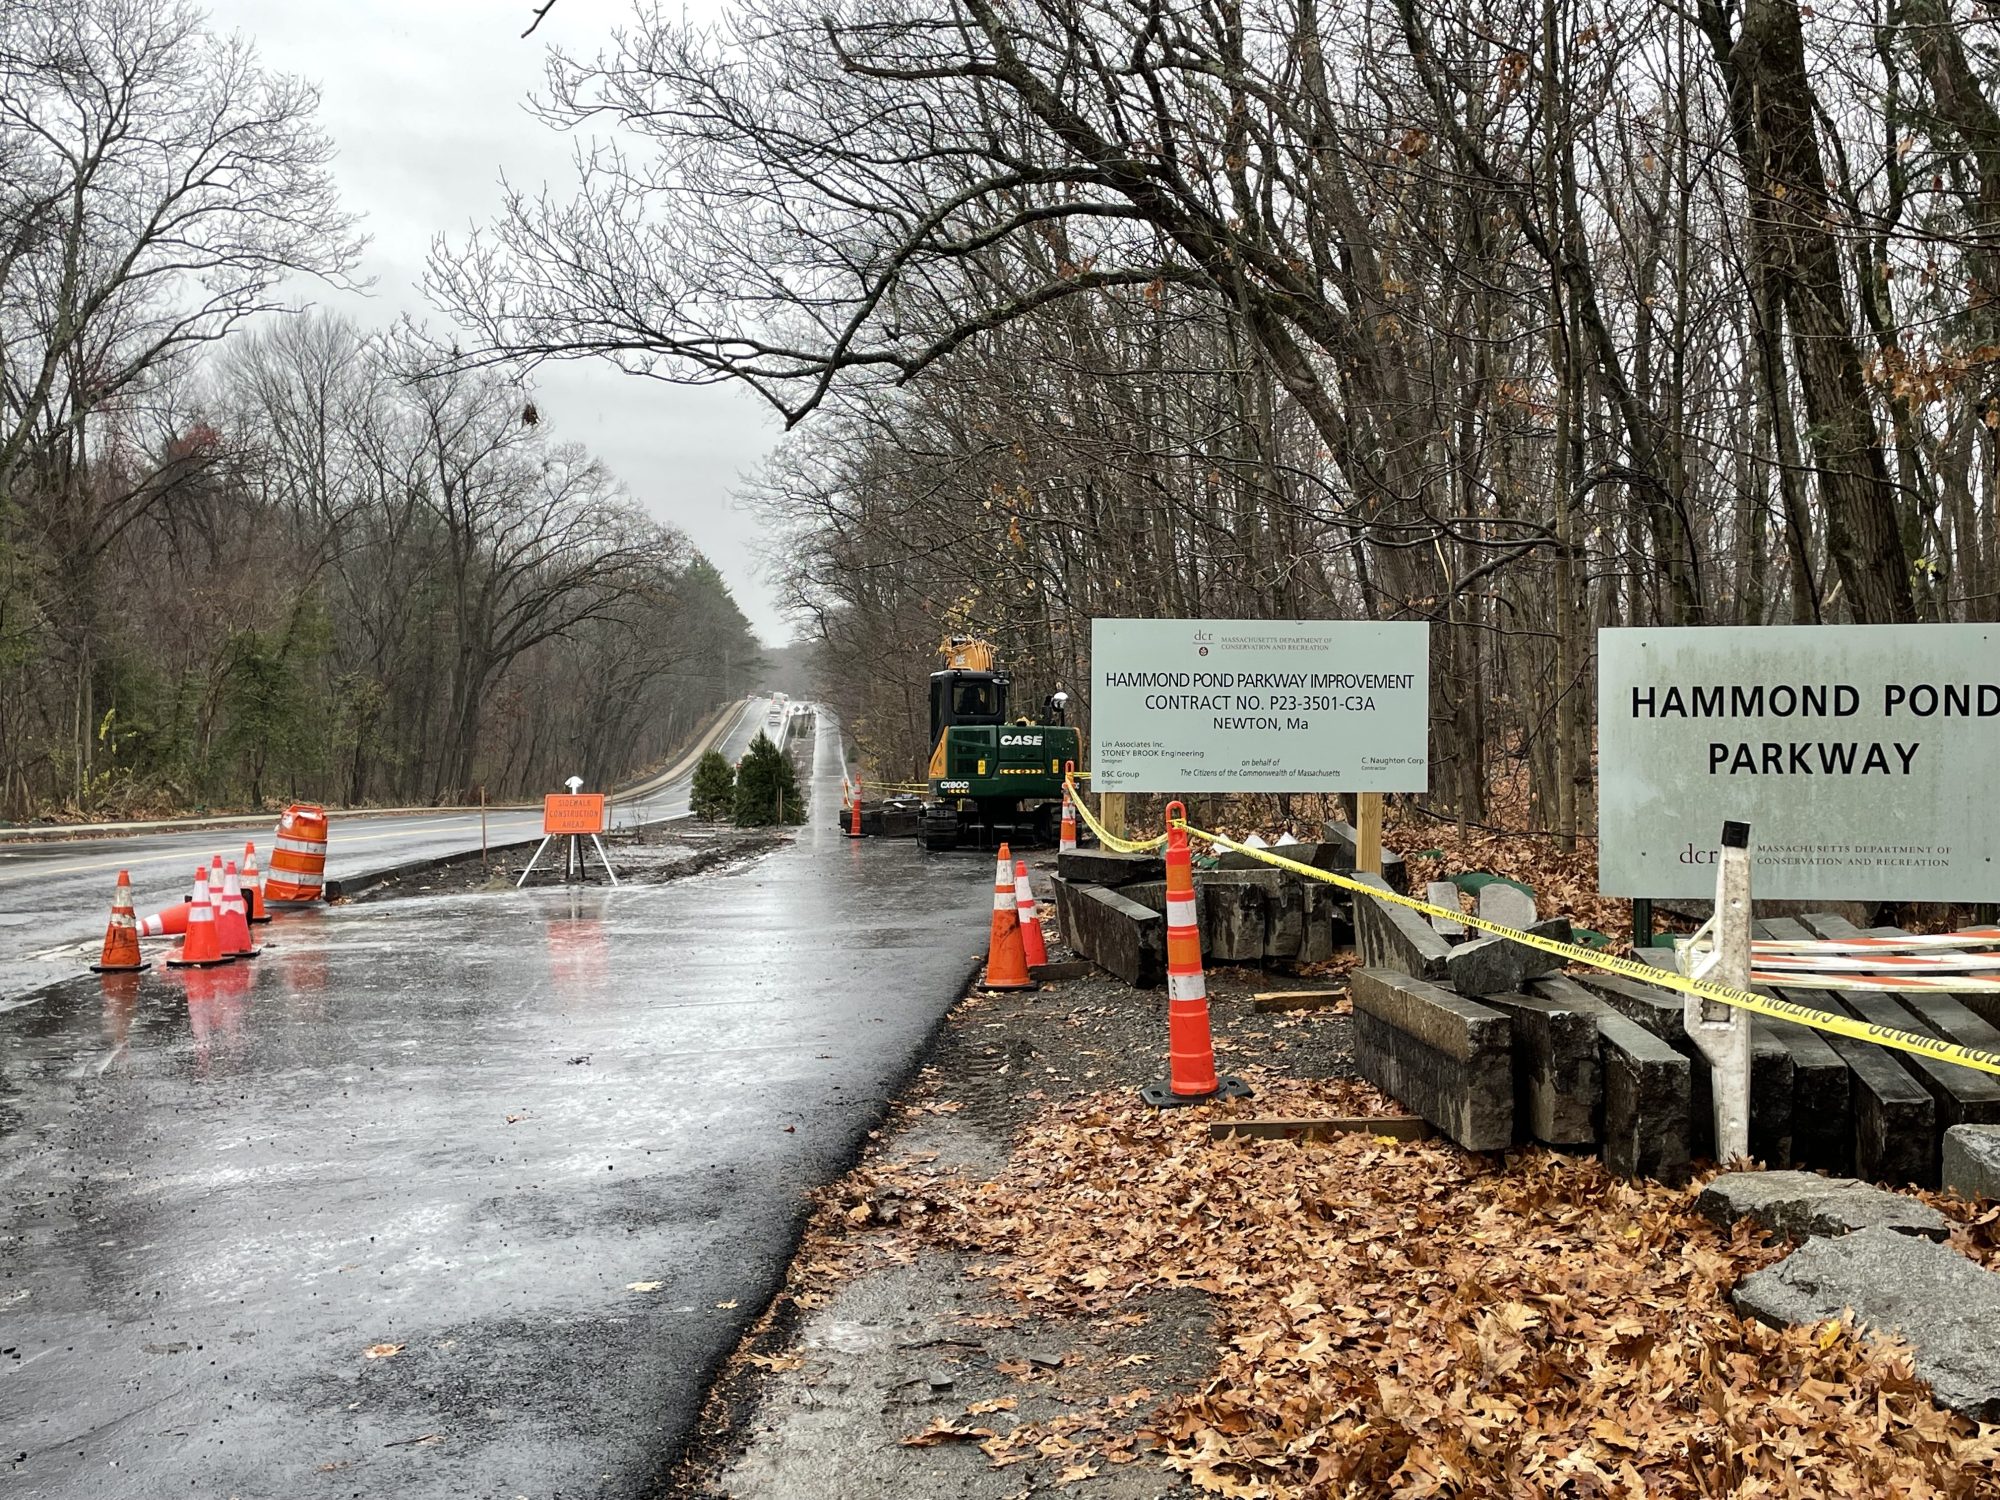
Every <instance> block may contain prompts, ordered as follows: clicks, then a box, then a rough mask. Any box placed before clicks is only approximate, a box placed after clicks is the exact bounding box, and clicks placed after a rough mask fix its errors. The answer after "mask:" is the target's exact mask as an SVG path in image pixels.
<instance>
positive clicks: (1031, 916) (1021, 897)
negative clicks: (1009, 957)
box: [1014, 859, 1049, 969]
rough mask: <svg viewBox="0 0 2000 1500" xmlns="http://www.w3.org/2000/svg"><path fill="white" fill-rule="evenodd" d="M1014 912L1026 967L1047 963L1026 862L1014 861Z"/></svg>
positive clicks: (1046, 954)
mask: <svg viewBox="0 0 2000 1500" xmlns="http://www.w3.org/2000/svg"><path fill="white" fill-rule="evenodd" d="M1014 910H1015V911H1016V912H1017V913H1019V914H1020V919H1021V954H1022V957H1024V958H1026V959H1027V961H1028V967H1029V968H1031V969H1032V968H1034V966H1035V965H1036V964H1045V963H1047V962H1048V961H1049V945H1048V940H1047V939H1046V938H1044V937H1043V936H1042V919H1041V917H1040V915H1039V914H1038V913H1037V912H1036V911H1035V888H1034V887H1033V886H1032V885H1030V884H1029V883H1028V862H1027V861H1026V860H1025V859H1017V860H1015V861H1014Z"/></svg>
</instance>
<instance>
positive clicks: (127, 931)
mask: <svg viewBox="0 0 2000 1500" xmlns="http://www.w3.org/2000/svg"><path fill="white" fill-rule="evenodd" d="M90 967H91V970H92V972H94V973H98V974H125V973H130V972H131V971H132V970H134V969H146V968H150V967H152V966H151V965H150V964H148V963H147V962H146V961H145V960H144V959H143V958H141V957H140V956H139V924H138V923H137V922H136V921H134V920H133V917H132V877H131V875H130V874H128V873H127V872H125V871H124V870H120V871H119V872H118V886H117V889H115V890H114V891H112V893H111V922H110V924H109V925H108V926H107V927H105V929H104V955H103V957H101V958H99V959H98V961H97V962H96V963H94V964H92V965H91V966H90Z"/></svg>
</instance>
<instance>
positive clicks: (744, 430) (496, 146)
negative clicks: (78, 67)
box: [207, 0, 790, 646]
mask: <svg viewBox="0 0 2000 1500" xmlns="http://www.w3.org/2000/svg"><path fill="white" fill-rule="evenodd" d="M207 4H208V9H209V14H210V16H211V18H212V24H213V26H214V29H215V30H217V31H223V32H227V31H241V32H243V33H244V34H246V35H248V36H251V37H254V38H255V39H256V41H257V45H258V50H259V51H260V53H261V54H262V56H263V59H264V62H265V64H266V66H268V67H272V68H275V69H278V70H281V71H283V72H287V73H297V74H299V75H301V76H302V77H305V78H309V79H312V80H314V81H315V82H317V83H318V84H319V85H320V88H321V91H322V96H323V97H322V101H321V110H320V118H321V120H322V122H323V124H324V125H325V127H326V129H327V130H328V132H329V133H331V135H332V136H333V139H334V141H335V142H336V143H337V144H338V145H339V147H340V160H339V162H338V164H337V168H336V170H337V171H338V173H339V177H340V183H341V187H342V190H343V191H344V192H345V194H346V196H347V202H348V205H349V207H351V208H354V209H357V210H359V211H360V212H362V213H364V214H366V215H367V230H368V232H369V234H370V235H371V236H373V243H372V244H371V245H370V246H369V252H368V259H367V265H366V267H365V270H366V273H367V274H368V275H370V276H372V277H374V278H375V283H376V284H375V287H374V290H373V294H372V295H371V296H370V297H368V298H366V299H363V298H358V297H344V296H323V297H322V299H321V300H324V301H326V302H327V303H329V305H333V306H338V307H341V308H343V309H344V310H346V311H348V312H350V313H352V314H353V315H354V316H355V317H356V318H358V319H361V320H363V321H366V322H370V323H376V324H386V323H388V322H389V321H390V320H391V319H393V318H394V317H395V316H396V315H397V314H398V313H401V312H410V313H413V314H416V315H418V316H420V317H428V318H429V319H431V321H432V322H434V323H438V322H442V319H441V318H439V316H438V315H437V314H436V313H435V312H434V311H433V310H432V309H431V308H430V307H429V305H428V304H427V303H426V302H425V301H424V298H423V295H422V293H421V292H419V291H418V290H417V287H416V282H417V280H418V278H419V277H420V276H421V275H422V274H423V264H424V254H425V251H426V250H427V249H428V248H429V245H430V240H431V236H432V235H433V234H435V233H437V232H438V231H439V230H441V229H442V230H449V231H451V232H452V233H454V234H462V233H463V232H464V231H465V229H466V228H467V226H468V225H470V224H473V223H484V222H485V221H486V220H487V219H488V218H489V217H490V216H491V215H492V213H493V210H494V209H495V208H496V207H497V206H498V204H499V201H500V193H499V187H498V182H499V176H500V172H501V169H502V168H503V167H504V168H505V169H506V172H507V175H508V177H509V178H510V179H511V180H512V181H513V182H515V183H516V184H517V185H519V186H522V187H524V188H529V187H533V186H535V185H537V184H539V183H541V182H542V181H544V180H548V181H551V182H553V183H556V184H558V185H561V184H564V183H567V182H570V181H573V180H574V178H573V173H572V172H571V169H570V150H571V147H572V144H573V143H572V141H571V140H570V139H568V138H565V137H561V136H558V135H556V134H555V133H554V132H552V131H549V130H548V129H546V128H545V127H543V126H541V125H539V124H537V123H536V122H535V121H533V120H531V119H529V118H528V117H527V115H526V114H525V113H523V111H522V109H521V101H522V100H523V99H524V98H525V97H526V96H527V94H528V92H529V91H530V90H531V89H533V88H535V87H536V86H537V85H538V84H539V83H540V81H541V69H542V58H543V56H544V53H545V51H546V49H547V46H548V44H549V43H550V42H560V43H562V44H563V45H564V46H565V47H568V48H570V49H571V50H595V49H596V47H597V46H598V45H599V43H600V42H601V41H602V40H603V39H605V38H606V37H607V36H608V35H609V33H610V30H611V28H612V26H613V25H615V24H618V23H619V22H622V21H624V20H625V19H627V18H628V17H629V16H630V14H631V7H630V3H629V0H560V3H558V4H557V6H556V8H555V9H554V10H553V11H551V12H550V13H549V17H548V19H547V20H545V21H544V22H543V23H542V26H541V29H540V30H539V31H537V32H536V33H535V35H534V36H532V37H530V38H528V39H527V40H526V41H523V40H522V39H521V32H522V30H523V29H524V28H525V27H526V26H527V24H528V21H529V20H530V18H531V15H532V7H531V6H530V5H529V4H528V0H343V3H342V4H339V5H307V4H301V3H300V0H207ZM718 5H719V0H697V3H696V4H694V5H692V6H690V9H692V10H695V11H697V12H700V11H702V10H706V9H709V8H713V7H716V6H718ZM536 399H537V402H538V403H539V405H540V407H541V409H542V411H543V413H544V415H545V416H546V417H547V418H548V420H549V421H550V422H551V423H553V424H554V428H555V430H556V431H557V432H558V433H559V434H560V435H562V436H564V437H570V438H575V439H578V440H579V441H581V442H583V443H585V444H587V445H588V446H589V447H590V448H591V450H592V451H593V452H595V453H596V454H597V455H598V457H600V458H602V459H603V460H604V461H605V462H606V463H607V464H609V465H610V466H611V468H612V469H613V470H614V471H615V472H616V473H617V475H618V477H619V478H620V479H622V480H624V482H625V484H626V486H627V487H628V488H629V489H630V490H631V491H632V493H633V494H634V495H635V496H636V497H637V498H638V499H639V501H640V502H641V503H642V504H644V505H645V506H646V507H647V508H648V509H649V510H651V511H652V512H653V513H654V514H655V515H657V516H659V517H661V518H662V519H663V520H665V521H668V522H670V523H671V524H673V525H675V526H678V527H679V528H680V529H681V530H683V531H685V532H686V533H687V534H688V535H689V536H691V537H692V538H693V539H694V541H695V544H696V545H697V546H699V547H700V548H701V549H702V551H703V552H705V553H707V554H708V556H709V558H710V559H711V560H712V561H713V562H714V563H715V565H716V566H717V567H719V568H721V569H722V571H723V574H724V575H725V576H726V577H727V578H728V580H729V584H730V587H731V589H732V590H734V592H735V594H736V598H737V600H738V602H739V603H741V604H742V606H743V611H744V613H745V614H747V615H749V617H750V621H751V623H752V624H753V625H754V626H755V627H756V628H757V633H758V634H759V635H761V636H762V637H763V638H764V641H765V643H766V644H768V645H774V646H775V645H782V644H783V643H784V642H785V641H786V640H787V639H788V638H789V635H790V631H789V629H788V627H787V626H786V625H785V623H784V622H783V620H782V619H781V618H780V616H779V615H778V612H777V610H776V608H775V607H774V605H773V603H772V599H771V594H770V591H769V590H768V589H767V588H766V587H765V586H764V584H763V583H762V581H761V580H760V579H759V578H758V576H757V573H758V563H757V559H756V555H755V552H754V543H755V539H756V526H755V523H754V521H753V520H752V518H751V517H749V516H747V515H745V514H743V513H742V512H740V511H738V510H737V509H736V508H735V505H734V503H733V501H732V492H733V491H734V490H735V488H736V486H737V483H738V481H739V480H740V479H741V477H742V476H744V475H745V474H746V473H748V472H750V471H751V470H753V469H754V468H755V467H756V465H757V464H758V462H759V461H760V460H761V459H762V458H763V456H764V455H765V454H766V453H767V452H769V450H770V448H771V445H772V443H773V442H775V441H776V439H777V435H778V425H777V423H776V422H775V420H773V419H771V418H769V417H767V416H766V415H765V412H764V409H763V407H762V406H761V405H760V404H759V403H757V402H756V401H755V400H753V399H752V398H751V397H750V396H749V395H747V394H746V393H743V392H741V391H739V390H737V389H736V388H734V387H713V386H710V387H701V388H690V387H685V386H671V385H665V384H662V383H660V382H658V381H651V380H641V379H638V378H635V377H633V376H629V375H621V374H619V373H618V372H617V371H616V370H613V369H611V368H610V367H609V366H605V365H599V364H595V363H580V364H562V365H549V366H545V367H544V368H543V369H542V370H541V371H540V372H539V373H538V375H537V376H536Z"/></svg>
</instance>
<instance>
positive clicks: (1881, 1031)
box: [1075, 798, 2000, 1076]
mask: <svg viewBox="0 0 2000 1500" xmlns="http://www.w3.org/2000/svg"><path fill="white" fill-rule="evenodd" d="M1075 800H1076V802H1077V806H1078V807H1079V808H1081V807H1082V805H1083V802H1082V799H1081V798H1077V799H1075ZM1084 820H1085V821H1086V822H1088V823H1089V824H1090V826H1091V829H1092V830H1093V831H1094V832H1096V833H1097V836H1098V837H1099V838H1100V839H1102V838H1103V837H1104V833H1103V830H1102V829H1100V828H1099V827H1098V824H1097V820H1096V819H1095V818H1092V817H1090V816H1089V814H1088V813H1085V815H1084ZM1184 826H1186V827H1187V831H1188V832H1189V834H1191V835H1193V836H1194V837H1196V838H1199V839H1206V840H1207V841H1208V842H1209V843H1210V844H1212V845H1214V846H1215V847H1216V848H1218V849H1228V850H1230V851H1231V852H1233V853H1236V854H1247V855H1249V856H1250V857H1251V858H1252V859H1257V860H1262V861H1263V862H1264V863H1265V864H1267V865H1275V866H1276V867H1277V868H1279V869H1281V870H1290V871H1291V872H1292V873H1293V874H1295V875H1303V876H1305V877H1306V878H1308V879H1310V880H1319V881H1324V882H1325V883H1326V884H1328V885H1333V886H1339V887H1340V888H1341V889H1343V890H1347V891H1352V892H1353V893H1355V894H1356V895H1361V896H1372V897H1373V898H1374V899H1375V900H1377V901H1388V902H1392V903H1394V904H1395V905H1397V906H1403V907H1408V908H1409V909H1410V910H1411V911H1414V912H1419V913H1421V914H1422V915H1424V916H1427V917H1449V918H1450V919H1451V920H1452V921H1454V922H1458V923H1461V924H1462V925H1464V926H1466V927H1471V928H1474V929H1476V930H1478V931H1480V932H1486V933H1491V934H1492V935H1493V936H1494V937H1502V938H1507V939H1509V940H1510V941H1512V942H1516V943H1520V944H1522V945H1524V946H1525V947H1529V948H1537V949H1540V950H1541V951H1542V952H1544V953H1552V954H1554V955H1555V956H1556V957H1558V958H1561V959H1564V960H1565V961H1567V962H1569V963H1573V964H1585V965H1587V966H1589V967H1590V968H1593V969H1602V970H1604V971H1605V972H1606V973H1609V974H1617V975H1619V976H1620V977H1622V978H1625V979H1631V980H1636V981H1637V982H1638V983H1640V984H1650V985H1656V986H1658V987H1659V988H1661V989H1668V990H1675V991H1678V992H1679V993H1681V994H1683V995H1694V996H1697V997H1698V998H1700V999H1703V1000H1712V1001H1714V1002H1716V1003H1717V1004H1719V1005H1733V1006H1735V1007H1737V1008H1738V1009H1739V1010H1747V1011H1750V1012H1751V1013H1752V1014H1754V1015H1760V1016H1766V1017H1768V1018H1770V1019H1771V1020H1774V1021H1792V1022H1796V1023H1797V1024H1798V1025H1800V1026H1810V1027H1812V1028H1813V1030H1815V1031H1828V1032H1832V1033H1833V1034H1834V1035H1835V1036H1844V1037H1849V1038H1852V1039H1853V1040H1855V1041H1859V1042H1873V1043H1875V1044H1876V1045H1878V1046H1882V1047H1893V1048H1895V1049H1896V1050H1898V1051H1901V1052H1912V1053H1915V1054H1916V1055H1917V1056H1919V1057H1933V1058H1936V1059H1937V1060H1938V1061H1940V1062H1949V1063H1957V1064H1958V1065H1959V1066H1961V1067H1966V1068H1976V1069H1977V1070H1978V1071H1980V1072H1982V1073H1992V1074H1994V1075H1996V1076H2000V1052H1989V1051H1986V1050H1985V1049H1983V1048H1979V1047H1962V1046H1960V1045H1959V1044H1958V1043H1956V1042H1947V1041H1943V1040H1940V1039H1939V1038H1937V1037H1931V1036H1925V1035H1923V1034H1922V1033H1921V1032H1915V1031H1902V1030H1898V1029H1897V1028H1895V1027H1892V1026H1873V1025H1870V1024H1869V1023H1868V1022H1866V1021H1856V1020H1854V1019H1852V1018H1850V1017H1848V1016H1836V1015H1830V1014H1828V1013H1827V1012H1826V1011H1823V1010H1814V1009H1812V1008H1811V1007H1810V1006H1805V1005H1798V1004H1795V1003H1794V1002H1792V1001H1790V1000H1779V999H1775V998H1772V997H1768V996H1764V995H1755V994H1752V993H1751V992H1750V991H1748V990H1739V989H1737V988H1736V987H1735V986H1733V985H1727V984H1718V983H1717V982H1716V981H1714V980H1712V979H1690V978H1689V977H1688V976H1687V975H1685V974H1677V973H1673V972H1670V971H1669V970H1666V969H1661V968H1656V967H1654V966H1653V965H1652V964H1649V963H1646V962H1644V961H1643V960H1641V959H1636V958H1620V957H1619V956H1618V955H1616V954H1612V953H1600V952H1598V951H1597V950H1596V949H1595V948H1586V947H1585V946H1583V944H1581V943H1565V942H1562V941H1560V940H1559V939H1556V938H1551V937H1543V936H1541V935H1540V934H1539V933H1533V932H1521V931H1519V930H1517V929H1515V928H1512V927H1507V926H1503V925H1502V924H1501V923H1499V922H1490V921H1488V920H1487V919H1486V918H1484V917H1477V916H1473V915H1472V914H1471V913H1469V912H1464V911H1459V910H1457V909H1447V908H1445V907H1442V906H1433V905H1431V903H1430V902H1428V901H1419V900H1418V899H1417V898H1416V897H1414V896H1405V895H1403V894H1402V893H1401V892H1400V891H1394V890H1388V889H1377V888H1376V887H1374V886H1372V885H1367V884H1364V883H1363V882H1361V881H1359V880H1355V879H1352V878H1351V877H1349V876H1345V875H1338V874H1335V873H1334V872H1332V871H1330V870H1320V869H1315V868H1314V867H1313V866H1311V865H1307V864H1301V863H1299V861H1297V860H1295V859H1287V858H1286V857H1285V856H1284V855H1282V854H1273V853H1272V852H1271V851H1270V850H1268V849H1253V848H1251V847H1250V846H1249V845H1247V844H1239V843H1237V842H1236V840H1234V839H1232V838H1226V837H1224V836H1223V835H1222V834H1219V833H1209V832H1206V831H1205V830H1203V829H1200V828H1196V827H1194V826H1193V825H1191V824H1189V825H1184ZM1165 842H1166V835H1164V834H1162V835H1161V836H1160V837H1159V838H1157V839H1154V840H1151V841H1150V842H1148V843H1146V844H1131V843H1126V842H1124V841H1122V840H1121V841H1119V842H1116V843H1111V844H1110V847H1112V848H1114V849H1122V850H1123V851H1124V852H1127V853H1131V852H1136V851H1138V850H1141V849H1155V848H1158V847H1159V846H1160V845H1161V844H1163V843H1165ZM1819 977H1820V978H1821V979H1822V980H1824V979H1825V978H1826V976H1819ZM1815 987H1816V988H1826V987H1827V986H1826V985H1825V984H1824V983H1822V984H1821V985H1818V986H1815Z"/></svg>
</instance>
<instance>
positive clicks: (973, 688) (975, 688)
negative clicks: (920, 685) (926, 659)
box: [931, 668, 1008, 745]
mask: <svg viewBox="0 0 2000 1500" xmlns="http://www.w3.org/2000/svg"><path fill="white" fill-rule="evenodd" d="M1007 686H1008V684H1007V678H1006V677H1005V676H1004V675H1003V674H1001V673H999V672H967V671H958V670H954V669H952V668H946V669H945V670H944V671H942V672H933V673H931V743H932V744H933V745H935V744H936V743H937V742H938V736H939V735H941V734H943V733H944V732H945V731H946V730H947V729H949V728H951V727H952V726H953V725H954V724H989V725H990V724H1004V723H1006V722H1007Z"/></svg>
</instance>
